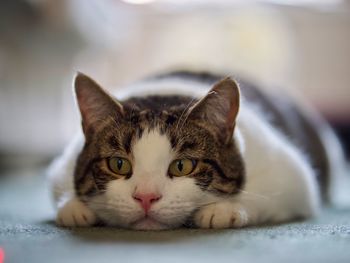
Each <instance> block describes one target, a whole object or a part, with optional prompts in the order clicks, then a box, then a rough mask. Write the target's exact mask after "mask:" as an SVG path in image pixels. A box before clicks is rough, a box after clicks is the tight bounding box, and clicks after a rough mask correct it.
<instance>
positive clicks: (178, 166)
mask: <svg viewBox="0 0 350 263" xmlns="http://www.w3.org/2000/svg"><path fill="white" fill-rule="evenodd" d="M183 168H184V165H183V163H182V161H179V162H178V163H177V169H179V171H180V172H182V169H183Z"/></svg>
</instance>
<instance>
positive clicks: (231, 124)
mask: <svg viewBox="0 0 350 263" xmlns="http://www.w3.org/2000/svg"><path fill="white" fill-rule="evenodd" d="M239 103H240V92H239V87H238V84H237V83H236V82H235V81H234V80H233V79H231V78H229V77H228V78H225V79H223V80H221V81H219V82H218V83H216V84H215V85H214V87H213V88H212V89H211V90H210V91H209V92H208V94H207V95H206V96H205V97H203V98H202V99H201V100H199V101H198V102H197V103H196V104H195V105H194V106H193V107H192V108H191V109H190V110H189V114H190V115H192V116H194V117H196V118H198V117H199V118H203V119H205V120H206V121H207V122H208V123H210V124H213V125H214V126H215V127H216V128H217V132H218V136H219V138H220V140H222V142H223V143H225V144H227V143H229V142H230V141H231V139H232V134H233V130H234V128H235V124H236V117H237V114H238V111H239Z"/></svg>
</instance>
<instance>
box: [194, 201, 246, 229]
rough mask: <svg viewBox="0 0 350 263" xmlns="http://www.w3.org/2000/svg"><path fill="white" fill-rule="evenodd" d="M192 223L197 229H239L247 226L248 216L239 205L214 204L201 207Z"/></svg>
mask: <svg viewBox="0 0 350 263" xmlns="http://www.w3.org/2000/svg"><path fill="white" fill-rule="evenodd" d="M194 222H195V224H196V225H197V226H198V227H199V228H216V229H219V228H239V227H243V226H246V225H247V224H248V215H247V212H246V210H245V209H244V208H243V207H242V206H241V205H238V204H232V203H215V204H211V205H207V206H205V207H202V208H201V209H200V210H199V211H198V212H197V213H196V214H195V216H194Z"/></svg>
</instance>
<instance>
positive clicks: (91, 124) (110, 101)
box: [74, 72, 123, 134]
mask: <svg viewBox="0 0 350 263" xmlns="http://www.w3.org/2000/svg"><path fill="white" fill-rule="evenodd" d="M74 90H75V94H76V98H77V103H78V106H79V110H80V114H81V118H82V126H83V131H84V133H85V134H86V133H87V132H88V131H94V130H95V129H96V128H97V126H98V123H99V122H100V121H103V120H106V119H107V118H109V117H114V118H117V117H120V116H122V115H123V106H122V105H121V104H120V102H118V101H117V100H116V99H114V98H113V97H112V96H110V95H109V94H108V93H107V92H106V91H105V90H103V89H102V88H101V87H100V85H98V84H97V83H96V82H95V81H94V80H93V79H91V78H90V77H88V76H87V75H85V74H83V73H80V72H78V73H77V75H76V76H75V79H74Z"/></svg>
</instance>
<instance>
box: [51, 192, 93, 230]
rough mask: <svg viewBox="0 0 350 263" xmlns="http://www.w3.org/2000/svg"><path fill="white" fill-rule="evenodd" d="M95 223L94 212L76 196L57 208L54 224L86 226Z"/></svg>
mask: <svg viewBox="0 0 350 263" xmlns="http://www.w3.org/2000/svg"><path fill="white" fill-rule="evenodd" d="M95 223H96V216H95V214H94V213H93V212H92V211H91V210H90V209H89V208H88V207H87V206H86V205H85V204H84V203H82V202H81V201H80V200H79V199H77V198H73V199H71V200H69V201H68V202H66V203H65V204H64V205H63V206H62V207H61V208H59V210H58V213H57V217H56V224H57V225H59V226H65V227H74V226H76V227H87V226H92V225H94V224H95Z"/></svg>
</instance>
